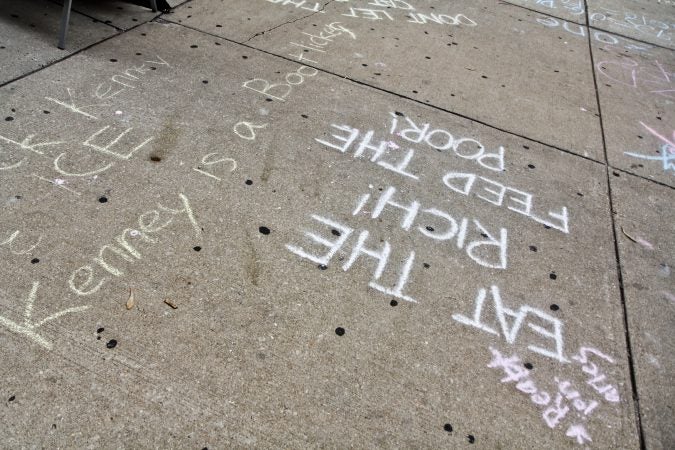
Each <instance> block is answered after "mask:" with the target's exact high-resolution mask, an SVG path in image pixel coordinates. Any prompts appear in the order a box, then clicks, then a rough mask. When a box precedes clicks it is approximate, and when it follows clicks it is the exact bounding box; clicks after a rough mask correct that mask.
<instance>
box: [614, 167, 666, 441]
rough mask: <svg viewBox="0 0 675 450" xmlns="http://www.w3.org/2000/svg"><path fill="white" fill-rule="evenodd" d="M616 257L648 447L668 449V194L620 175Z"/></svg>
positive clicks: (617, 180) (616, 190) (616, 188)
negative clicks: (619, 263)
mask: <svg viewBox="0 0 675 450" xmlns="http://www.w3.org/2000/svg"><path fill="white" fill-rule="evenodd" d="M611 183H612V192H613V194H614V198H615V204H616V206H615V208H616V218H617V220H616V222H615V226H616V228H617V236H618V238H619V254H620V255H621V267H622V274H623V281H624V291H625V294H626V308H627V311H628V319H629V321H628V324H629V329H630V336H631V343H632V350H633V358H634V361H635V363H636V364H635V365H636V377H637V380H638V394H639V396H640V406H641V410H642V412H643V418H644V419H643V425H644V430H645V438H646V443H647V448H654V449H667V448H672V444H673V442H675V430H674V429H673V426H672V425H673V423H672V418H673V404H675V399H673V389H672V385H673V380H672V376H673V372H675V365H674V364H673V358H672V355H673V353H675V339H674V338H673V332H672V329H673V323H674V322H675V290H674V289H673V287H674V284H673V274H672V268H673V266H674V264H675V261H673V253H672V251H671V249H672V248H673V245H674V244H675V242H674V237H675V225H674V224H673V221H672V220H663V217H664V216H668V215H669V214H670V213H671V211H672V189H670V188H667V187H664V186H657V185H654V184H653V183H650V182H648V181H645V180H643V179H640V178H636V177H633V176H629V175H626V174H621V175H620V176H618V177H617V176H613V177H612V181H611Z"/></svg>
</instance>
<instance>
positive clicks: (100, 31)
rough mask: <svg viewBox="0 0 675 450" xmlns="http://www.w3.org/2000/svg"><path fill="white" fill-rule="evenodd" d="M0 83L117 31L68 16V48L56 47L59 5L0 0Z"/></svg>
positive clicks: (86, 19) (74, 15) (28, 0)
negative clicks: (69, 31) (70, 31)
mask: <svg viewBox="0 0 675 450" xmlns="http://www.w3.org/2000/svg"><path fill="white" fill-rule="evenodd" d="M0 11H1V13H0V61H2V64H0V84H3V83H7V82H8V81H10V80H13V79H15V78H17V77H19V76H22V75H25V74H26V73H30V72H32V71H34V70H37V69H39V68H41V67H43V66H45V65H47V64H49V63H51V62H54V61H56V60H59V59H61V58H63V57H65V56H67V55H69V54H72V53H73V52H76V51H78V50H80V49H82V48H84V47H87V46H89V45H92V44H94V43H96V42H98V41H100V40H102V39H105V38H107V37H109V36H112V35H114V34H115V33H116V31H115V29H114V28H112V27H109V26H107V25H104V24H102V23H93V22H92V21H91V19H90V18H88V17H84V16H82V15H80V14H73V15H72V16H71V26H72V28H73V29H76V30H79V32H75V33H71V35H70V39H69V45H68V50H59V49H58V48H56V43H57V41H58V30H59V24H60V18H61V8H60V7H59V6H58V5H55V4H54V3H51V2H48V1H41V0H27V1H20V2H16V1H10V0H0Z"/></svg>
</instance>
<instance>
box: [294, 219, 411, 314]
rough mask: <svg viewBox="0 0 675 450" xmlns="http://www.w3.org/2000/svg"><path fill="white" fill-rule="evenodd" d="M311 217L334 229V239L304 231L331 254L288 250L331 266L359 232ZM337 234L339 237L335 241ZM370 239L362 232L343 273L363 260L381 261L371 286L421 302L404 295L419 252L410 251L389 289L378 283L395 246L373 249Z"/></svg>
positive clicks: (301, 248)
mask: <svg viewBox="0 0 675 450" xmlns="http://www.w3.org/2000/svg"><path fill="white" fill-rule="evenodd" d="M311 218H312V219H313V220H315V221H317V222H319V223H320V224H322V225H324V226H328V227H330V228H331V235H332V236H333V238H332V239H331V238H328V237H324V236H321V235H319V234H316V233H314V232H312V231H304V232H303V234H304V235H305V236H306V237H308V238H310V239H311V241H312V243H313V244H318V245H320V246H321V247H325V249H327V251H326V250H325V249H322V250H321V252H319V253H317V251H314V252H312V251H311V250H307V249H305V248H304V247H300V246H297V245H293V244H287V245H286V249H287V250H289V251H290V252H292V253H293V254H295V255H297V256H299V257H301V258H304V259H307V260H309V261H312V262H313V263H315V264H318V265H320V266H328V265H329V264H330V262H331V260H332V259H333V257H334V256H335V255H336V254H337V252H338V251H340V250H341V249H342V247H343V246H344V245H345V243H346V242H347V240H348V239H349V237H350V236H351V235H352V234H353V232H354V231H355V230H354V229H353V228H351V227H349V226H347V225H344V224H342V223H339V222H337V221H335V220H333V219H329V218H327V217H323V216H319V215H316V214H312V215H311ZM336 235H337V238H335V236H336ZM369 237H370V233H369V232H368V230H361V231H360V232H359V233H358V239H357V242H356V244H355V245H354V246H353V247H352V250H351V252H350V256H349V258H348V260H347V261H346V262H345V263H344V264H343V265H342V270H343V271H345V272H346V271H349V270H350V269H351V268H352V267H353V265H354V264H355V263H356V262H357V261H358V260H360V259H361V258H362V257H367V258H371V259H374V260H375V261H376V262H377V266H376V267H375V271H374V272H373V276H372V280H371V281H370V282H369V284H368V285H369V286H370V287H371V288H373V289H375V290H377V291H379V292H382V293H383V294H385V295H388V296H393V297H396V298H399V299H401V300H404V301H407V302H411V303H417V301H416V300H415V299H414V298H412V297H411V296H409V295H407V294H405V292H404V291H405V287H406V285H407V284H408V282H409V278H410V272H411V271H412V266H413V262H414V260H415V252H414V251H412V252H410V254H409V256H408V258H407V259H406V261H405V263H404V264H403V267H402V268H401V270H400V271H399V272H398V275H397V281H396V283H395V285H394V287H393V288H388V287H385V286H383V285H382V284H380V283H379V282H378V281H379V280H380V278H381V277H382V275H383V274H384V272H385V270H386V269H387V268H388V263H389V261H390V255H391V253H392V246H391V244H390V243H389V242H388V241H386V240H384V241H382V245H381V246H380V248H379V249H377V248H373V247H372V246H371V245H370V244H369V243H368V239H369Z"/></svg>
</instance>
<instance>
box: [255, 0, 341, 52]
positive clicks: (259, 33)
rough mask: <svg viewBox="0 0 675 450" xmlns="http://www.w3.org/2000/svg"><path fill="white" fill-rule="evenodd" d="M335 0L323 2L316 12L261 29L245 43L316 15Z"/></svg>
mask: <svg viewBox="0 0 675 450" xmlns="http://www.w3.org/2000/svg"><path fill="white" fill-rule="evenodd" d="M334 1H335V0H328V1H327V2H326V3H324V4H323V6H322V7H321V9H319V10H318V11H314V12H313V13H311V14H308V15H306V16H303V17H298V18H295V19H293V20H289V21H288V22H284V23H282V24H279V25H276V26H274V27H272V28H270V29H268V30H265V31H260V32H258V33H256V34H254V35H253V36H251V37H250V38H248V39H246V40H245V41H244V42H243V43H244V44H245V43H247V42H248V41H250V40H252V39H253V38H256V37H258V36H262V35H263V34H265V33H269V32H270V31H274V30H276V29H277V28H281V27H283V26H285V25H290V24H292V23H295V22H298V21H300V20H304V19H308V18H310V17H312V16H314V15H316V14H318V13H320V12H323V11H324V10H325V9H326V6H328V5H330V4H331V3H333V2H334Z"/></svg>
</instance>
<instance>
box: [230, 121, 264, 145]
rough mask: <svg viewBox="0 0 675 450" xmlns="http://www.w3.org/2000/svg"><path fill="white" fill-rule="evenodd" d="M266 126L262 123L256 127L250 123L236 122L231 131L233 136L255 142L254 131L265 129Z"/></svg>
mask: <svg viewBox="0 0 675 450" xmlns="http://www.w3.org/2000/svg"><path fill="white" fill-rule="evenodd" d="M267 125H268V124H266V123H263V124H262V125H256V124H254V123H251V122H244V121H242V122H238V123H237V124H236V125H235V126H234V128H233V129H232V131H234V134H236V135H237V136H239V137H240V138H242V139H246V140H247V141H255V136H256V135H255V130H258V129H261V128H265V127H267Z"/></svg>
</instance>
